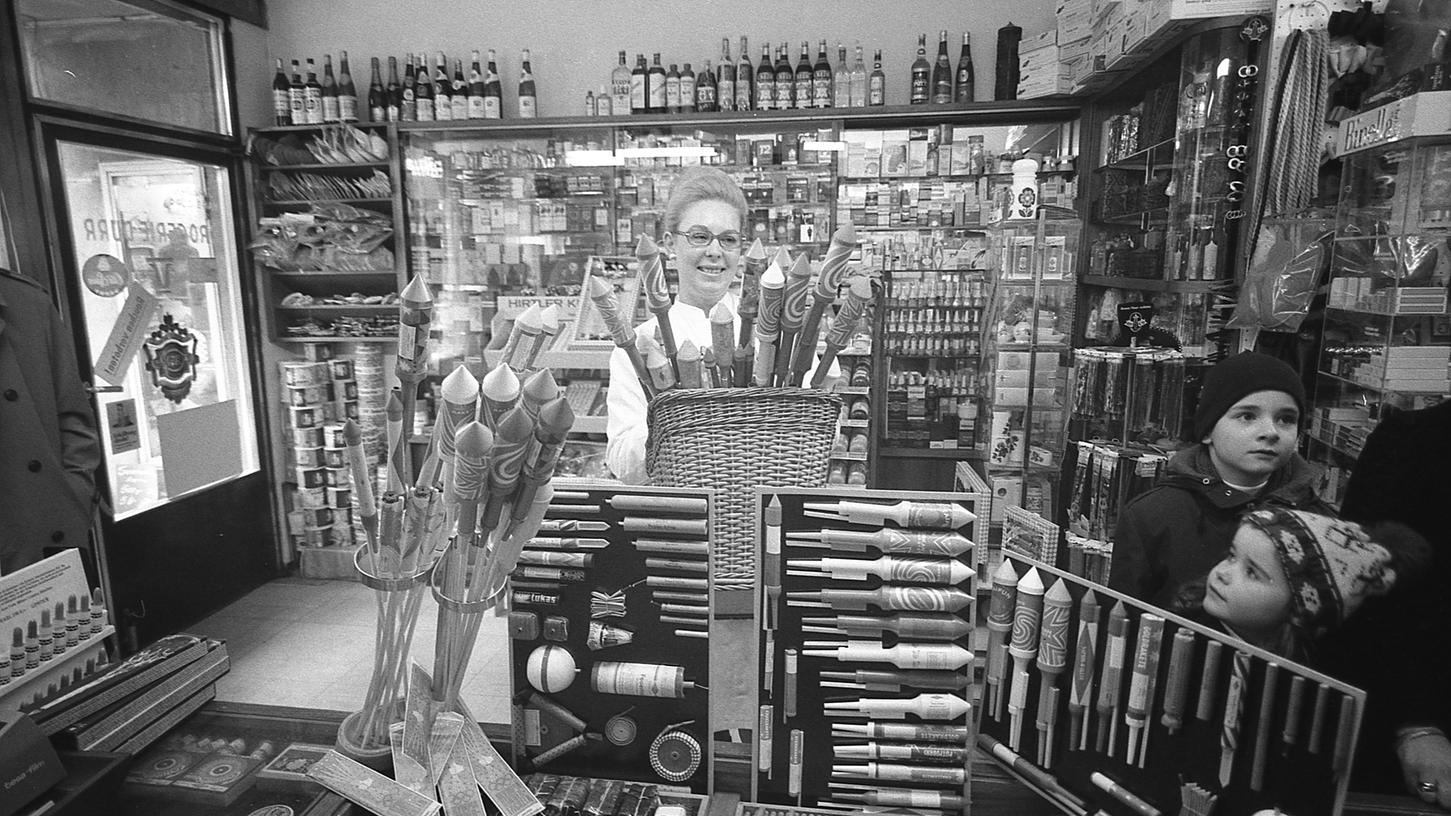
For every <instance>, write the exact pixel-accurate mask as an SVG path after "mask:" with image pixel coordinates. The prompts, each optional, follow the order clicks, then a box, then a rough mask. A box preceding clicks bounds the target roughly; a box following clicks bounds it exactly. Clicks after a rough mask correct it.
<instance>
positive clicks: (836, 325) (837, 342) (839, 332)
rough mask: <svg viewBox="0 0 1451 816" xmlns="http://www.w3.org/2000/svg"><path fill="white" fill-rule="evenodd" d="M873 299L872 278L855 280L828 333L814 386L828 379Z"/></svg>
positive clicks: (812, 385)
mask: <svg viewBox="0 0 1451 816" xmlns="http://www.w3.org/2000/svg"><path fill="white" fill-rule="evenodd" d="M871 300H872V281H871V279H870V278H868V277H866V276H862V277H859V278H856V279H855V280H853V281H852V282H851V288H850V289H848V290H847V295H846V303H845V304H843V305H842V307H841V311H839V312H837V315H836V320H835V322H833V323H832V324H831V331H829V332H827V334H826V350H825V351H823V352H822V353H821V360H820V362H818V363H817V364H816V373H815V374H813V375H812V376H811V387H812V388H820V387H821V384H822V383H823V382H825V381H826V376H827V374H828V372H830V371H831V364H832V362H833V361H834V360H836V355H837V354H839V353H841V350H842V349H844V348H846V345H847V343H850V342H851V334H852V332H854V331H856V326H857V323H858V322H860V321H861V318H862V314H863V313H864V312H866V309H867V304H868V303H870V302H871ZM813 345H814V344H813Z"/></svg>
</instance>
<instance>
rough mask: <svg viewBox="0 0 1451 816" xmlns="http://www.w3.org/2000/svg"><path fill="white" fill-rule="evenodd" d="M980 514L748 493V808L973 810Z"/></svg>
mask: <svg viewBox="0 0 1451 816" xmlns="http://www.w3.org/2000/svg"><path fill="white" fill-rule="evenodd" d="M987 503H988V498H987V496H986V495H984V494H980V493H979V494H973V493H924V492H921V491H911V492H906V491H876V490H873V491H845V490H841V489H776V488H762V489H758V490H757V493H756V530H757V536H758V543H759V547H760V552H759V559H760V563H761V565H762V574H763V578H762V580H761V581H760V582H759V583H758V586H757V599H758V601H759V603H760V609H761V637H760V654H759V672H760V673H759V675H758V677H759V678H760V697H759V701H760V712H759V715H760V716H759V721H758V723H757V727H756V731H755V734H754V738H755V743H754V746H753V757H754V759H755V763H754V768H755V771H756V772H755V775H754V784H753V791H754V793H755V796H754V797H753V798H754V799H755V800H756V801H759V802H762V803H771V804H788V803H789V804H795V805H798V806H803V805H804V806H806V807H813V806H819V805H823V804H825V803H828V802H830V803H833V804H838V805H846V806H849V807H861V806H863V805H871V806H886V807H901V806H914V807H930V808H933V809H936V810H939V811H946V812H950V813H967V812H969V811H970V808H971V795H970V786H969V781H968V780H969V777H970V775H971V768H972V750H971V747H972V745H973V725H972V723H973V719H974V718H973V713H972V708H973V701H974V700H976V699H977V697H978V695H977V694H976V689H975V688H974V686H973V681H972V678H973V674H974V673H973V666H972V660H973V645H974V644H973V632H974V628H975V626H974V618H973V608H974V604H973V600H974V597H975V588H974V587H975V578H976V575H977V569H978V568H980V565H979V564H978V561H979V558H980V557H983V556H984V555H985V548H982V547H978V546H977V545H976V542H977V541H979V540H981V539H983V538H985V535H984V534H985V531H986V528H985V527H984V526H983V523H984V520H983V519H980V518H979V514H986V512H987V509H986V506H987ZM888 643H891V644H892V645H890V646H888V645H887V644H888Z"/></svg>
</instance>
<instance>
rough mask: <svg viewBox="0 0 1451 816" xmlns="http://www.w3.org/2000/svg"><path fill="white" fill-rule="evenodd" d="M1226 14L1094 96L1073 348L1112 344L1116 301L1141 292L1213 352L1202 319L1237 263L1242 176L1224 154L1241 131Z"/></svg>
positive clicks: (1239, 54)
mask: <svg viewBox="0 0 1451 816" xmlns="http://www.w3.org/2000/svg"><path fill="white" fill-rule="evenodd" d="M1228 22H1229V21H1220V22H1218V23H1213V24H1211V25H1214V26H1218V27H1210V28H1203V27H1196V30H1195V31H1194V33H1191V34H1190V35H1189V36H1187V37H1185V38H1183V39H1182V41H1181V42H1180V43H1179V44H1178V45H1177V46H1175V47H1174V48H1172V49H1170V50H1168V51H1167V52H1166V53H1164V54H1163V55H1162V56H1161V57H1160V58H1159V59H1157V60H1156V61H1155V62H1153V63H1150V64H1147V65H1146V66H1145V67H1144V68H1143V69H1142V70H1137V71H1135V72H1133V73H1132V74H1129V75H1127V78H1125V79H1124V80H1123V81H1122V82H1120V83H1119V86H1118V87H1117V88H1115V89H1114V90H1112V91H1110V92H1108V93H1106V94H1104V95H1103V96H1102V97H1100V99H1098V100H1095V104H1094V109H1095V115H1094V117H1093V123H1094V127H1093V132H1094V136H1095V137H1096V142H1097V149H1096V151H1095V154H1094V156H1095V159H1094V169H1093V170H1092V172H1091V173H1088V174H1087V176H1088V177H1087V179H1086V180H1085V182H1086V184H1087V199H1088V207H1087V211H1088V213H1089V217H1088V234H1087V235H1086V236H1085V243H1086V244H1087V245H1088V252H1087V257H1086V259H1085V260H1086V269H1085V272H1086V274H1085V275H1084V276H1083V277H1082V279H1081V281H1080V282H1081V284H1082V285H1083V286H1084V293H1083V298H1082V299H1083V309H1081V310H1080V311H1081V313H1082V320H1081V322H1080V324H1079V326H1078V327H1077V328H1076V329H1075V331H1074V337H1075V339H1076V340H1077V341H1079V342H1078V344H1079V345H1097V344H1105V343H1108V342H1110V341H1113V340H1114V339H1115V336H1116V332H1117V324H1116V319H1115V318H1116V306H1117V305H1118V304H1119V303H1122V302H1132V301H1146V302H1149V303H1151V304H1153V306H1154V311H1153V317H1152V319H1151V323H1152V325H1153V326H1155V327H1156V328H1160V329H1162V330H1164V331H1167V332H1169V333H1171V334H1173V335H1174V336H1175V338H1176V339H1177V340H1178V342H1179V343H1181V344H1182V346H1183V350H1184V352H1185V353H1186V354H1188V355H1189V356H1191V357H1206V356H1210V355H1212V354H1214V353H1216V352H1218V351H1221V350H1222V349H1220V347H1219V345H1218V342H1217V340H1218V338H1217V337H1214V336H1211V335H1212V334H1213V329H1214V328H1216V327H1215V326H1213V325H1211V316H1212V313H1213V312H1214V311H1215V300H1214V298H1213V295H1214V294H1215V293H1216V291H1219V290H1222V289H1224V288H1225V284H1224V282H1228V281H1233V280H1234V279H1235V278H1236V275H1237V274H1238V272H1239V271H1240V270H1239V269H1238V268H1237V264H1238V258H1239V251H1238V242H1239V221H1240V220H1241V219H1240V218H1239V217H1238V214H1239V213H1242V211H1243V208H1244V207H1245V205H1244V204H1243V203H1242V202H1240V201H1239V197H1240V196H1242V195H1243V185H1244V184H1245V183H1246V182H1244V181H1243V180H1242V179H1243V177H1242V176H1236V175H1235V173H1232V172H1231V171H1230V169H1229V168H1230V166H1231V164H1232V161H1231V156H1230V155H1229V154H1230V152H1231V151H1233V150H1242V149H1243V148H1242V147H1240V148H1235V147H1234V146H1235V145H1237V144H1243V142H1244V140H1245V139H1246V138H1247V133H1245V132H1242V131H1237V130H1236V129H1235V128H1234V127H1233V121H1234V114H1235V109H1236V108H1237V107H1238V104H1239V103H1238V102H1237V101H1236V99H1235V96H1236V91H1237V86H1238V83H1239V82H1240V80H1239V79H1238V69H1239V68H1240V67H1241V66H1243V65H1245V64H1246V61H1247V59H1248V55H1249V49H1248V46H1247V44H1246V43H1245V41H1243V40H1242V39H1241V38H1240V29H1239V25H1238V23H1236V24H1234V25H1229V24H1228ZM1235 166H1239V165H1237V164H1236V165H1235ZM1236 172H1237V171H1236ZM1236 179H1238V180H1236ZM1236 185H1237V186H1236Z"/></svg>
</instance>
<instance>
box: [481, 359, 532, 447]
mask: <svg viewBox="0 0 1451 816" xmlns="http://www.w3.org/2000/svg"><path fill="white" fill-rule="evenodd" d="M523 387H524V386H523V384H522V383H520V382H519V377H518V375H516V374H515V373H514V369H512V368H510V367H509V365H508V364H507V363H503V362H501V363H499V364H498V365H496V366H494V369H493V370H492V371H490V372H489V373H488V374H485V375H484V381H483V382H482V383H480V385H479V395H480V396H481V397H483V401H484V404H483V405H482V406H481V408H480V411H479V414H480V417H479V418H480V419H481V420H482V421H483V423H484V425H486V426H488V428H489V430H491V431H492V430H497V429H498V427H499V418H500V417H502V416H503V415H504V414H506V413H508V412H509V411H511V410H512V409H513V408H514V406H515V405H517V404H518V403H519V392H520V391H521V390H522V389H523Z"/></svg>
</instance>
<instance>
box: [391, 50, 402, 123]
mask: <svg viewBox="0 0 1451 816" xmlns="http://www.w3.org/2000/svg"><path fill="white" fill-rule="evenodd" d="M387 118H388V121H389V122H397V121H399V120H400V119H402V118H403V85H402V83H400V82H399V81H398V58H397V57H389V58H388V117H387Z"/></svg>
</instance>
